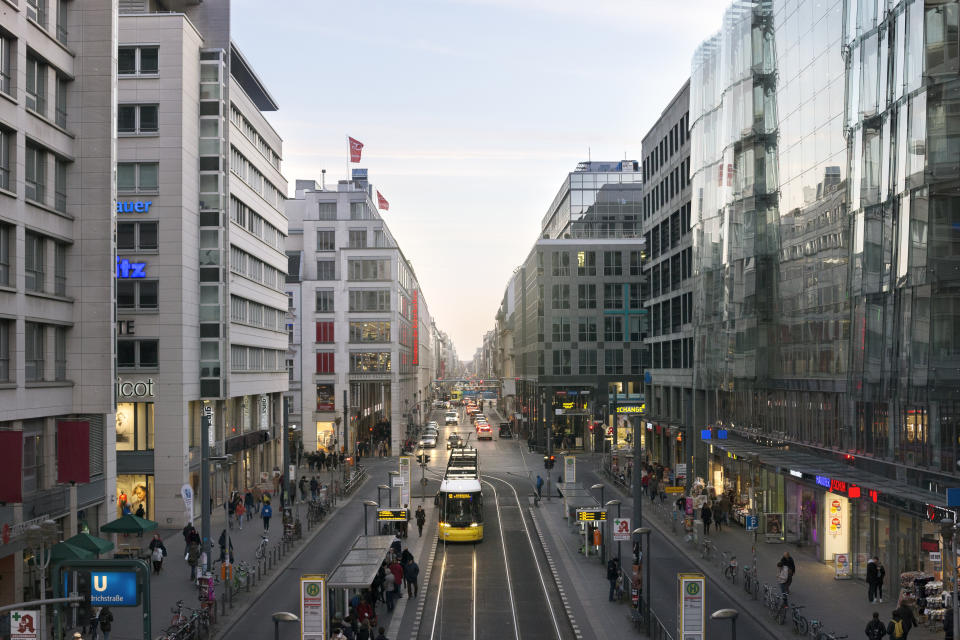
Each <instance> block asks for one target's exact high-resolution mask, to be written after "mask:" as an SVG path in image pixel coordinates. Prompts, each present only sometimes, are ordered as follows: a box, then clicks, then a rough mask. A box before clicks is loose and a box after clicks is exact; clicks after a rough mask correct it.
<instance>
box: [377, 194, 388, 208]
mask: <svg viewBox="0 0 960 640" xmlns="http://www.w3.org/2000/svg"><path fill="white" fill-rule="evenodd" d="M377 206H378V207H380V208H381V209H383V210H384V211H389V210H390V203H389V202H387V199H386V198H384V197H383V196H382V195H380V192H379V191H377Z"/></svg>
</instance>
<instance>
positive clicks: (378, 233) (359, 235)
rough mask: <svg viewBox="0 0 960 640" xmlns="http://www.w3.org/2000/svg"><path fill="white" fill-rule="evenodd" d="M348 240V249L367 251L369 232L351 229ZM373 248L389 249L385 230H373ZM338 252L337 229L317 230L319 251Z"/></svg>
mask: <svg viewBox="0 0 960 640" xmlns="http://www.w3.org/2000/svg"><path fill="white" fill-rule="evenodd" d="M348 233H349V236H348V239H347V248H349V249H366V248H367V246H368V245H367V230H366V229H350V230H349V231H348ZM373 240H374V243H373V246H374V247H375V248H377V249H383V248H386V247H388V246H389V245H388V243H387V240H386V235H385V234H384V232H383V229H374V230H373ZM336 250H337V232H336V230H335V229H317V251H336Z"/></svg>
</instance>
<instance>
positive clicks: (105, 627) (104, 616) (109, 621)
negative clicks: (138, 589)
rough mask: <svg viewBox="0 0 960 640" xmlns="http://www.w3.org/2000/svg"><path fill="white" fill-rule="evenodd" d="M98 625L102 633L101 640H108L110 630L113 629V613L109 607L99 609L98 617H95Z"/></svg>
mask: <svg viewBox="0 0 960 640" xmlns="http://www.w3.org/2000/svg"><path fill="white" fill-rule="evenodd" d="M97 620H98V621H99V623H100V631H101V633H103V640H110V630H111V629H112V628H113V613H112V612H111V611H110V607H104V608H102V609H100V615H98V616H97Z"/></svg>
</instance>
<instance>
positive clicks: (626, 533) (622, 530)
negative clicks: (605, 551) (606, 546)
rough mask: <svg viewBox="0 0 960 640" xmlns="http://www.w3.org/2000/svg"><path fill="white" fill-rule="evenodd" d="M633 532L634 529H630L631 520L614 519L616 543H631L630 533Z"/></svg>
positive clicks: (614, 539)
mask: <svg viewBox="0 0 960 640" xmlns="http://www.w3.org/2000/svg"><path fill="white" fill-rule="evenodd" d="M632 531H633V529H631V528H630V518H614V519H613V541H614V542H630V533H631V532H632Z"/></svg>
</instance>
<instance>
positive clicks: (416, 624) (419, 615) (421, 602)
mask: <svg viewBox="0 0 960 640" xmlns="http://www.w3.org/2000/svg"><path fill="white" fill-rule="evenodd" d="M439 546H440V545H439V544H437V543H434V544H433V548H432V549H430V559H429V560H427V570H426V572H425V573H424V576H423V583H422V584H423V587H424V589H423V591H422V592H421V593H420V595H419V596H418V597H417V611H416V613H415V614H414V618H413V628H412V629H411V630H410V637H411V638H416V637H419V635H420V625H421V624H422V622H423V610H424V608H425V607H426V606H427V590H428V589H427V588H428V587H429V586H430V577H431V576H432V575H433V561H434V559H435V558H436V557H437V547H439Z"/></svg>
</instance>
